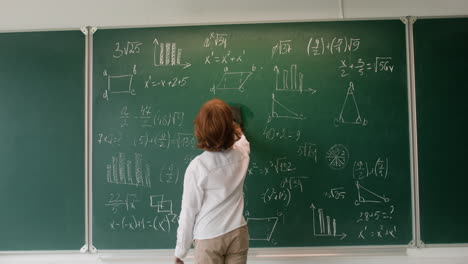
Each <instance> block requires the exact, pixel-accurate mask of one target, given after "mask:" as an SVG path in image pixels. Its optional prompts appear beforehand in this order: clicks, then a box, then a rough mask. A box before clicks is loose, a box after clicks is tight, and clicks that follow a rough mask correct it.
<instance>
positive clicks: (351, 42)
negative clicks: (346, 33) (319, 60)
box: [307, 37, 361, 56]
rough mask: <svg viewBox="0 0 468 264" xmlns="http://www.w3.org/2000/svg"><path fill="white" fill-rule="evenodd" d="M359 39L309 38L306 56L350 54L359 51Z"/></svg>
mask: <svg viewBox="0 0 468 264" xmlns="http://www.w3.org/2000/svg"><path fill="white" fill-rule="evenodd" d="M360 45H361V39H359V38H348V37H333V38H324V37H311V38H310V39H309V43H308V44H307V55H309V56H311V55H312V56H321V55H336V54H341V53H351V52H355V51H357V50H358V49H359V47H360Z"/></svg>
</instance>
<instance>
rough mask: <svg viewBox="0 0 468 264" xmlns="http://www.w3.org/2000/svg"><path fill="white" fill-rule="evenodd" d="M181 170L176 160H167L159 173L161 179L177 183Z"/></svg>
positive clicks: (165, 181)
mask: <svg viewBox="0 0 468 264" xmlns="http://www.w3.org/2000/svg"><path fill="white" fill-rule="evenodd" d="M180 173H181V170H180V168H179V166H178V165H177V163H176V162H166V163H164V165H163V166H162V168H161V171H160V173H159V181H160V182H163V183H173V184H177V182H178V181H179V176H180Z"/></svg>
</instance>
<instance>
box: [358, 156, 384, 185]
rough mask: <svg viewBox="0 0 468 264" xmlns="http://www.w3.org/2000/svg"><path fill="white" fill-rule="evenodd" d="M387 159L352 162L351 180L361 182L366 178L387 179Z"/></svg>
mask: <svg viewBox="0 0 468 264" xmlns="http://www.w3.org/2000/svg"><path fill="white" fill-rule="evenodd" d="M388 174H389V173H388V158H380V157H379V158H377V160H376V161H375V162H373V163H372V162H368V161H362V160H359V161H354V164H353V178H354V179H356V180H362V179H365V178H368V177H371V176H373V177H377V178H383V179H387V177H388Z"/></svg>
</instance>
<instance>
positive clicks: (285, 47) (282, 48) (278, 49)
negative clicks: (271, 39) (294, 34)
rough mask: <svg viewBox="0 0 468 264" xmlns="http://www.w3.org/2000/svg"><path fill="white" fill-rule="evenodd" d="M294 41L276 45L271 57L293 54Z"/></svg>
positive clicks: (280, 42)
mask: <svg viewBox="0 0 468 264" xmlns="http://www.w3.org/2000/svg"><path fill="white" fill-rule="evenodd" d="M291 44H292V41H291V40H290V39H289V40H280V41H279V42H278V43H276V44H275V45H274V46H273V48H272V49H271V57H272V58H273V57H274V56H275V55H276V54H278V55H285V54H289V53H291V52H292V46H291Z"/></svg>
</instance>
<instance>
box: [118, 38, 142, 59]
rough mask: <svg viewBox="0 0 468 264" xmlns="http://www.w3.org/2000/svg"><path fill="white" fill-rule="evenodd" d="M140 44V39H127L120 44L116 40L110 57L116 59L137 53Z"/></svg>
mask: <svg viewBox="0 0 468 264" xmlns="http://www.w3.org/2000/svg"><path fill="white" fill-rule="evenodd" d="M142 45H143V43H142V42H140V41H127V42H123V43H122V44H121V43H120V42H116V43H115V49H114V53H113V54H112V57H114V58H116V59H118V58H120V57H122V56H129V55H133V54H139V53H140V51H141V46H142Z"/></svg>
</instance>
